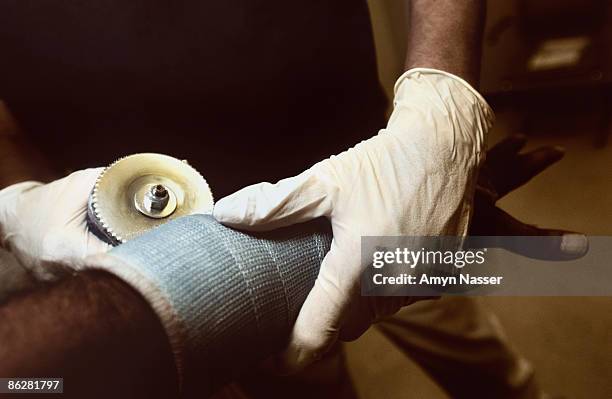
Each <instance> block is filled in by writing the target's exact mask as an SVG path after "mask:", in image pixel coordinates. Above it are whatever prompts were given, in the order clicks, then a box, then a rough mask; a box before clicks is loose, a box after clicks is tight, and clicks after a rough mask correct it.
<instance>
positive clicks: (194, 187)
mask: <svg viewBox="0 0 612 399" xmlns="http://www.w3.org/2000/svg"><path fill="white" fill-rule="evenodd" d="M160 179H161V180H160ZM156 181H157V182H156ZM160 181H161V182H163V181H166V183H167V184H168V185H169V187H172V188H173V190H178V191H176V192H177V193H182V194H180V195H181V197H180V198H181V202H180V206H181V208H177V209H179V211H177V212H174V211H171V212H174V213H170V214H168V216H162V218H164V219H160V218H155V217H154V216H152V215H149V214H148V213H146V212H143V211H142V209H140V208H139V206H142V205H141V203H140V202H137V201H140V200H139V199H137V198H136V196H135V194H134V193H135V192H139V191H133V190H142V187H145V185H149V184H159V182H160ZM166 183H163V184H166ZM128 193H129V194H128ZM185 193H192V194H194V195H191V196H189V199H187V197H185ZM126 195H129V198H128V197H127V196H126ZM126 199H127V200H128V201H129V203H126V202H125V201H126ZM119 204H121V205H119ZM139 204H140V205H139ZM126 205H127V206H126ZM213 205H214V199H213V196H212V193H211V191H210V187H209V186H208V183H207V182H206V180H205V179H204V177H203V176H202V175H201V174H200V172H199V171H197V170H196V169H195V168H194V167H192V166H191V165H189V163H188V162H184V161H182V160H180V159H177V158H173V157H170V156H167V155H163V154H134V155H129V156H125V157H120V158H118V159H116V160H115V161H114V162H112V163H111V164H110V165H108V166H107V167H106V168H104V169H103V170H101V171H100V174H99V175H98V177H97V179H96V181H95V183H94V185H93V188H92V191H91V192H90V198H89V206H88V214H89V217H90V219H91V221H92V226H93V227H94V228H96V230H97V231H98V232H99V233H100V234H99V235H100V236H102V237H105V238H106V239H107V241H109V242H111V243H113V244H117V243H124V242H127V241H129V240H131V239H132V238H134V237H137V236H138V235H140V234H142V233H143V232H145V231H147V230H149V229H151V228H153V227H156V226H159V225H160V224H162V223H164V222H165V221H168V220H172V219H173V218H175V217H179V216H182V215H188V214H192V213H207V214H208V213H211V212H212V209H213ZM132 208H133V209H132ZM165 218H167V219H165Z"/></svg>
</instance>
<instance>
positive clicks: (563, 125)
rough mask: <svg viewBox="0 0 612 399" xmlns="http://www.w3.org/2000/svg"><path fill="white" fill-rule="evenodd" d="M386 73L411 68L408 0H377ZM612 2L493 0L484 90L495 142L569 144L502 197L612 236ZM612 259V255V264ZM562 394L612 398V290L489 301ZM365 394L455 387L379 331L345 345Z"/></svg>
mask: <svg viewBox="0 0 612 399" xmlns="http://www.w3.org/2000/svg"><path fill="white" fill-rule="evenodd" d="M369 3H370V12H371V14H372V19H373V24H374V36H375V40H376V47H377V57H378V64H379V75H380V81H381V82H382V84H383V86H384V87H385V90H386V93H387V95H390V94H391V93H392V87H393V83H394V82H395V79H396V78H397V76H399V74H400V73H401V72H402V67H403V56H404V54H405V38H406V34H405V31H406V27H405V20H406V18H405V15H406V9H405V7H404V4H403V3H404V2H401V1H397V0H370V1H369ZM611 12H612V2H609V1H605V0H490V1H489V3H488V17H487V27H486V33H485V40H484V53H483V70H482V77H481V91H482V92H483V94H484V95H485V97H486V98H487V100H488V101H489V102H490V104H491V105H492V106H493V108H494V109H495V111H496V115H497V122H496V125H495V127H494V129H493V131H492V133H491V135H490V137H489V145H492V144H494V143H495V142H497V141H499V140H500V139H501V138H502V137H504V136H506V135H508V134H511V133H525V134H527V135H528V136H529V137H530V144H529V147H531V148H533V147H538V146H541V145H560V146H563V147H564V148H565V149H566V151H567V153H566V156H565V158H564V159H563V160H562V161H561V162H559V163H558V164H556V165H555V166H553V167H552V168H551V169H549V170H547V171H545V172H544V173H542V174H541V175H540V176H538V177H537V178H535V179H534V180H533V181H531V182H530V183H528V184H527V185H526V186H524V187H523V188H521V189H520V190H518V191H516V192H514V193H512V194H510V195H509V196H508V197H506V198H504V199H503V200H502V201H501V203H500V206H501V207H502V208H504V209H505V210H507V211H509V212H510V213H511V214H512V215H514V216H516V217H518V218H519V219H521V220H524V221H528V222H532V223H535V224H538V225H540V226H546V227H558V228H563V229H567V230H574V231H580V232H583V233H586V234H589V235H612V142H611V141H612V140H610V137H611V136H612V122H611V118H610V117H611V115H612V101H611V99H612V90H611V83H612V43H611V42H612V33H611V30H612V17H611ZM611 266H612V262H611ZM482 301H483V302H484V304H485V306H488V307H489V308H491V309H492V310H493V311H494V312H495V314H496V315H497V316H498V317H499V319H500V322H501V323H502V324H503V326H504V328H505V329H506V331H507V334H508V336H509V338H510V340H511V341H512V342H513V343H514V345H515V346H516V347H517V349H519V351H521V352H522V353H523V354H524V355H525V356H526V357H527V358H528V359H529V360H530V361H531V362H532V363H533V365H534V366H535V369H536V375H537V378H538V379H539V381H540V383H541V385H542V386H543V388H544V389H545V390H546V391H547V392H549V393H550V394H552V395H560V397H564V398H612V311H611V309H612V298H604V297H600V298H596V297H575V298H544V297H541V298H482ZM347 353H348V359H349V368H350V371H351V376H352V378H353V380H354V382H355V386H356V387H357V390H358V393H359V395H360V396H361V397H362V398H364V399H365V398H405V397H406V396H407V392H410V397H411V398H427V399H437V398H445V397H446V396H445V394H444V393H443V392H442V391H441V390H440V389H439V388H437V387H436V386H435V384H434V383H433V382H432V380H431V379H430V378H429V377H428V376H427V375H426V374H425V373H424V372H423V371H421V370H420V369H419V368H418V367H417V366H416V365H415V364H414V363H412V362H411V361H410V360H409V359H407V358H406V357H405V356H404V355H403V354H402V353H400V352H399V351H397V350H394V348H393V346H392V344H391V343H390V342H389V341H387V339H386V338H385V337H384V336H383V335H382V334H381V333H380V332H378V331H377V330H376V329H370V331H369V332H368V333H367V334H366V335H365V336H364V337H362V338H361V339H360V340H358V341H356V342H353V343H350V344H348V345H347Z"/></svg>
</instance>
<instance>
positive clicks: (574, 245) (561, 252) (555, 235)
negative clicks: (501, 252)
mask: <svg viewBox="0 0 612 399" xmlns="http://www.w3.org/2000/svg"><path fill="white" fill-rule="evenodd" d="M489 216H490V218H489V219H488V223H489V224H490V225H491V227H492V230H491V231H490V233H492V234H481V235H491V236H509V237H523V236H545V237H550V239H547V240H543V241H542V242H538V245H529V246H526V245H524V240H523V239H512V238H507V239H502V240H501V241H500V242H501V244H500V245H499V246H500V247H502V248H505V249H507V250H509V251H512V252H514V253H517V254H520V255H523V256H527V257H530V258H534V259H543V260H571V259H578V258H580V257H582V256H584V255H585V254H586V252H587V251H588V249H589V242H588V239H587V237H586V236H585V235H583V234H580V233H575V232H571V231H566V230H556V229H543V228H539V227H537V226H533V225H529V224H526V223H523V222H521V221H520V220H518V219H516V218H514V217H513V216H511V215H510V214H508V213H507V212H505V211H503V210H502V209H500V208H498V207H494V209H493V210H492V211H491V212H489Z"/></svg>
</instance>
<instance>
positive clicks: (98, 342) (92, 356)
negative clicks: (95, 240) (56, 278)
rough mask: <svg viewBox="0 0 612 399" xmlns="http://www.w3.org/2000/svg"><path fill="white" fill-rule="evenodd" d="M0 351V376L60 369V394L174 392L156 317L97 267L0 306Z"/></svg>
mask: <svg viewBox="0 0 612 399" xmlns="http://www.w3.org/2000/svg"><path fill="white" fill-rule="evenodd" d="M0 359H1V360H0V377H20V376H21V377H23V376H31V377H41V376H55V377H63V378H64V389H65V392H66V395H67V396H68V397H132V398H136V397H143V398H144V397H174V396H176V371H175V368H174V364H173V360H172V356H171V351H170V347H169V344H168V340H167V337H166V335H165V333H164V330H163V328H162V326H161V324H160V322H159V320H158V319H157V317H156V316H155V314H154V313H153V311H152V310H151V309H150V307H149V305H148V304H147V303H146V302H145V301H144V300H143V299H142V298H141V297H140V296H139V295H138V294H137V293H136V292H135V291H133V290H132V289H131V288H130V287H129V286H128V285H127V284H125V283H123V282H122V281H120V280H119V279H117V278H115V277H114V276H112V275H110V274H107V273H103V272H84V273H80V274H77V275H75V276H71V277H68V278H66V279H65V280H63V281H61V282H59V283H57V284H53V285H50V286H47V287H44V288H41V289H39V290H37V291H35V292H31V293H29V294H26V295H22V296H20V297H17V298H13V300H11V301H9V302H8V303H6V304H5V305H3V306H2V307H0ZM158 395H159V396H158Z"/></svg>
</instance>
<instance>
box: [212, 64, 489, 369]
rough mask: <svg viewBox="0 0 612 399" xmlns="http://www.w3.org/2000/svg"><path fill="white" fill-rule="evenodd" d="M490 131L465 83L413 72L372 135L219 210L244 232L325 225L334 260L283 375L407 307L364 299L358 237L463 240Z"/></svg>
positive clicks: (309, 304)
mask: <svg viewBox="0 0 612 399" xmlns="http://www.w3.org/2000/svg"><path fill="white" fill-rule="evenodd" d="M492 121H493V113H492V111H491V109H490V108H489V106H488V105H487V104H486V102H485V101H484V99H483V98H482V97H481V96H480V95H479V94H478V93H477V92H476V91H475V90H474V89H473V88H471V86H469V85H468V84H467V83H466V82H465V81H463V80H461V79H460V78H458V77H455V76H453V75H450V74H446V73H444V72H441V71H436V70H430V69H414V70H411V71H408V72H406V73H405V74H404V75H403V76H402V77H401V78H400V79H399V80H398V82H397V83H396V87H395V102H394V111H393V113H392V115H391V118H390V120H389V123H388V125H387V128H386V129H383V130H381V131H380V132H379V133H378V135H376V136H374V137H372V138H371V139H369V140H367V141H363V142H361V143H360V144H358V145H356V146H355V147H354V148H351V149H350V150H348V151H345V152H343V153H341V154H339V155H337V156H332V157H331V158H329V159H326V160H324V161H322V162H319V163H317V164H316V165H314V166H313V167H311V168H310V169H308V170H306V171H305V172H303V173H301V174H299V175H298V176H295V177H291V178H288V179H284V180H281V181H279V182H278V183H276V184H270V183H261V184H255V185H252V186H249V187H246V188H244V189H242V190H240V191H238V192H236V193H234V194H232V195H230V196H228V197H226V198H223V199H222V200H220V201H219V202H218V203H217V204H216V206H215V208H214V216H215V217H216V219H217V220H219V221H220V222H221V223H223V224H226V225H229V226H232V227H236V228H240V229H246V230H254V231H261V230H270V229H275V228H278V227H282V226H287V225H291V224H295V223H300V222H304V221H307V220H310V219H313V218H316V217H319V216H325V217H327V218H329V219H330V220H331V224H332V230H333V236H334V238H333V242H332V246H331V250H330V252H329V253H328V254H327V256H326V257H325V259H324V261H323V263H322V265H321V269H320V272H319V276H318V278H317V280H316V283H315V285H314V287H313V289H312V290H311V292H310V293H309V295H308V297H307V299H306V302H305V303H304V305H303V306H302V308H301V310H300V313H299V316H298V318H297V320H296V323H295V325H294V328H293V332H292V334H291V337H290V341H289V344H288V347H287V349H286V350H285V352H284V353H283V354H282V355H281V356H280V357H279V358H277V359H276V366H277V367H280V371H281V372H283V371H284V372H292V371H297V370H299V369H301V368H303V367H305V366H306V365H308V364H309V363H311V362H312V361H314V360H315V359H317V358H319V357H320V356H321V355H322V354H323V353H324V352H325V351H326V350H328V349H329V348H330V347H331V345H332V344H333V343H334V341H335V340H336V339H337V337H338V336H339V335H340V334H341V333H342V335H343V338H345V337H347V338H355V337H356V336H358V335H360V334H361V333H363V331H365V329H367V327H368V326H369V325H370V324H371V323H372V322H373V321H375V320H376V319H377V318H379V317H381V316H385V315H389V314H392V313H395V312H396V311H397V310H399V309H400V307H401V306H402V305H406V304H409V303H410V302H412V301H411V300H410V298H391V297H389V298H374V297H361V295H360V291H359V288H360V287H359V282H360V273H361V271H362V270H363V267H365V264H362V260H361V251H360V243H361V236H365V235H369V236H384V235H411V236H427V235H465V234H466V233H467V228H468V223H469V218H470V213H471V206H472V196H473V190H474V186H475V182H476V175H477V170H478V166H479V164H480V162H481V161H482V160H483V158H484V155H485V150H486V149H485V140H484V139H485V134H486V132H487V130H488V129H489V127H490V125H491V123H492ZM321 145H325V143H321ZM295 150H296V151H299V149H297V148H296V149H295ZM347 330H351V331H347Z"/></svg>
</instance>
